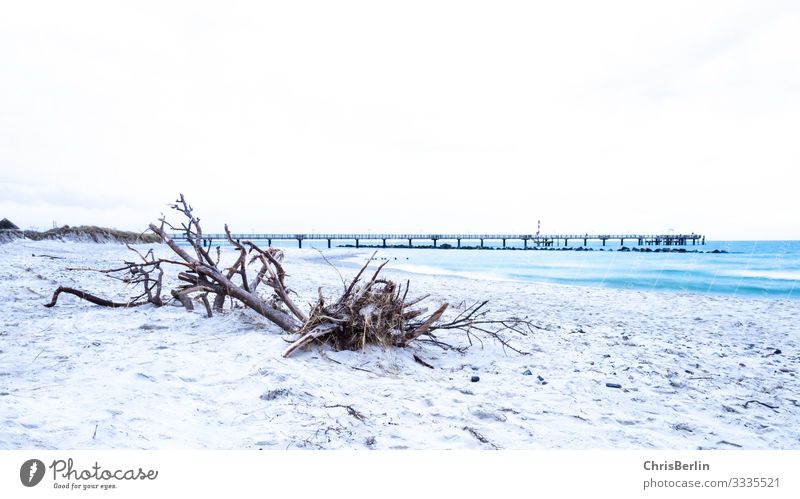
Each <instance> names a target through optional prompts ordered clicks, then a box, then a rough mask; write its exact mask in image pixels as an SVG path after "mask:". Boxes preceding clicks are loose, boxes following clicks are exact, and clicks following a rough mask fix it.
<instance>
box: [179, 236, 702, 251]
mask: <svg viewBox="0 0 800 499" xmlns="http://www.w3.org/2000/svg"><path fill="white" fill-rule="evenodd" d="M231 236H232V238H233V239H234V240H237V241H241V240H250V241H267V244H268V245H271V244H272V241H281V240H283V241H285V240H295V241H297V244H298V246H299V247H301V248H302V247H303V241H306V240H316V241H327V242H328V247H329V248H330V247H331V241H355V246H356V247H359V246H360V243H361V241H365V240H366V241H374V240H379V241H381V242H382V245H383V246H384V247H385V246H386V241H407V242H408V246H413V242H414V241H432V242H433V246H434V247H437V246H438V244H439V241H456V247H459V248H460V247H461V241H480V246H481V247H484V242H485V241H502V245H503V247H504V248H505V247H506V241H522V243H523V246H524V247H525V248H528V246H529V245H531V244H533V245H535V246H554V245H558V244H559V243H560V242H563V243H564V246H569V244H570V241H579V242H583V245H584V246H586V245H587V243H588V242H589V241H600V242H602V244H603V246H605V245H606V241H619V242H620V245H621V246H624V245H625V241H636V243H637V244H638V245H639V246H643V245H662V244H663V245H667V246H672V245H687V244H693V245H696V244H705V242H706V238H705V236H704V235H702V234H694V233H692V234H444V233H442V234H381V233H375V234H373V233H366V234H351V233H320V234H316V233H306V234H279V233H252V234H245V233H241V234H231ZM172 237H173V239H176V240H181V239H184V240H185V239H186V235H185V234H183V233H177V234H173V235H172ZM202 238H203V241H204V242H205V243H206V244H209V243H211V242H213V241H226V240H227V236H226V235H225V234H203V236H202Z"/></svg>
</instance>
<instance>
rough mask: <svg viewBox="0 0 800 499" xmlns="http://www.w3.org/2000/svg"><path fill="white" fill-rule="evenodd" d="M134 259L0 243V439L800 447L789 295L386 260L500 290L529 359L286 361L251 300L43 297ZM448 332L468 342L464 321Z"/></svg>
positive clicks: (177, 444) (445, 293)
mask: <svg viewBox="0 0 800 499" xmlns="http://www.w3.org/2000/svg"><path fill="white" fill-rule="evenodd" d="M148 247H149V246H143V248H148ZM152 247H153V248H155V251H156V252H157V254H162V255H165V256H166V255H168V249H167V248H166V247H165V246H160V245H153V246H152ZM351 253H352V251H351ZM347 254H348V252H347V251H346V250H333V251H331V252H330V253H326V255H330V256H331V257H332V258H343V257H346V256H347ZM378 256H379V257H380V254H379V255H378ZM130 258H131V254H130V252H129V250H128V249H126V248H125V247H124V246H123V245H117V244H94V243H75V242H56V241H39V242H31V241H23V240H17V241H13V242H10V243H8V244H1V245H0V281H2V286H0V303H1V304H2V305H0V311H1V312H2V313H0V447H2V448H3V449H32V448H41V449H92V448H99V449H173V448H176V449H206V448H208V449H298V448H302V449H651V448H652V449H739V448H742V449H800V392H799V391H798V389H797V386H798V378H797V377H798V371H799V370H800V369H799V366H800V353H798V346H800V345H799V343H800V334H799V333H800V326H798V324H800V307H798V302H797V301H796V300H795V301H791V300H768V299H758V298H741V297H724V296H714V295H704V294H693V293H664V292H661V293H659V292H648V291H631V290H613V289H604V288H590V287H580V286H565V285H556V284H537V283H519V282H500V281H489V280H472V279H466V278H459V277H451V276H431V275H423V274H410V273H404V272H400V271H398V270H396V269H393V268H392V264H391V263H390V264H389V265H388V266H387V268H386V275H387V277H391V278H394V279H397V280H406V279H411V285H412V294H414V291H415V290H416V292H417V293H418V294H422V293H431V295H432V296H431V299H430V300H431V305H435V304H438V303H441V302H445V301H446V302H449V303H450V304H451V309H450V311H449V312H448V313H449V314H455V313H457V312H458V309H459V308H461V309H463V307H464V306H465V305H470V304H472V303H473V302H474V301H476V300H479V299H489V300H490V305H489V306H490V309H491V310H492V316H494V317H498V318H501V317H512V316H513V317H526V318H528V319H530V320H532V321H533V323H534V324H536V325H537V326H539V327H540V328H541V329H537V330H535V332H534V333H532V334H529V335H526V336H522V335H508V336H506V339H507V340H508V341H510V342H511V343H512V344H513V345H514V346H515V347H517V348H519V349H520V350H523V351H525V352H529V355H520V354H518V353H515V352H512V351H509V350H507V349H506V350H504V349H503V347H502V345H500V344H498V343H497V342H494V341H492V340H491V339H487V338H484V339H483V343H482V344H481V343H480V342H479V341H478V340H477V339H476V337H473V338H472V343H473V344H472V346H471V347H470V348H469V349H467V350H466V351H465V352H463V353H461V352H457V351H453V350H450V351H445V350H443V349H441V348H439V347H437V346H434V345H432V344H424V343H419V344H417V345H415V346H413V347H410V348H406V349H383V348H378V347H372V348H369V349H367V350H366V351H362V352H335V351H331V350H330V349H327V348H321V347H317V346H314V347H312V348H310V349H308V350H306V351H302V352H298V353H297V354H296V355H295V356H294V357H291V358H288V359H285V358H282V357H281V352H282V351H283V349H284V348H285V347H286V344H287V343H286V342H287V341H288V340H289V339H290V338H289V337H288V336H286V335H284V334H281V332H280V330H279V329H278V328H277V327H276V326H274V325H272V324H270V323H269V322H268V321H266V319H264V318H263V317H260V316H259V315H257V314H255V313H253V312H252V311H249V310H245V309H237V310H232V311H229V312H226V313H224V314H217V315H216V316H215V317H213V318H211V319H208V318H206V317H205V313H204V311H203V310H202V307H199V308H198V309H197V310H196V311H195V312H192V313H189V312H186V311H185V310H184V309H183V308H179V307H174V306H165V307H162V308H154V307H152V306H150V305H147V306H144V307H138V308H132V309H105V308H102V307H98V306H95V305H92V304H89V303H87V302H84V301H79V300H78V299H77V298H75V297H73V296H62V297H61V299H60V301H59V303H58V305H57V306H56V307H54V308H52V309H48V308H45V307H43V306H42V304H43V303H46V302H47V301H49V299H50V296H51V294H52V292H53V290H54V289H55V288H56V287H57V286H59V285H69V286H73V287H76V288H81V289H85V290H91V291H94V292H96V293H97V294H99V295H101V296H105V297H109V298H118V299H124V297H125V296H126V293H125V289H124V288H123V287H122V285H121V284H120V283H119V282H116V281H113V280H111V279H108V278H105V277H104V276H102V275H100V274H97V273H94V272H79V271H69V270H66V268H67V267H83V266H90V267H94V268H107V267H113V266H115V265H116V264H118V263H119V262H121V261H122V260H123V259H130ZM285 266H286V268H287V271H288V272H289V274H290V277H289V278H288V284H289V285H290V287H292V288H293V289H294V290H296V291H297V293H298V294H299V296H300V299H298V300H297V301H298V302H299V303H304V304H305V303H308V302H311V301H313V300H314V298H315V297H316V293H317V287H318V286H323V291H327V292H328V293H329V294H331V293H332V292H333V291H335V290H336V289H337V288H339V287H341V281H340V278H339V276H338V275H337V273H336V271H334V269H333V268H332V267H331V266H329V265H328V264H326V263H325V262H323V261H322V260H321V258H320V256H319V253H318V252H316V251H314V250H288V251H287V252H286V259H285ZM339 270H340V271H341V272H342V274H343V275H344V276H345V278H349V277H352V276H353V274H354V269H353V268H352V267H348V266H340V268H339ZM174 273H175V272H173V273H172V274H173V277H174ZM440 339H442V340H443V341H446V342H447V343H450V344H452V345H457V346H464V345H468V344H469V338H468V337H467V336H466V335H465V334H463V333H460V332H453V333H452V334H445V335H442V336H440ZM415 355H416V356H418V357H419V358H421V359H423V360H424V361H425V362H427V363H429V364H431V365H432V366H433V369H431V368H428V367H425V366H423V365H422V364H420V363H418V362H416V361H415V360H414V356H415ZM527 372H529V373H530V374H526V373H527ZM474 376H477V377H479V381H477V382H472V381H471V379H472V378H473V377H474ZM609 385H610V386H609ZM616 386H619V387H618V388H617V387H616Z"/></svg>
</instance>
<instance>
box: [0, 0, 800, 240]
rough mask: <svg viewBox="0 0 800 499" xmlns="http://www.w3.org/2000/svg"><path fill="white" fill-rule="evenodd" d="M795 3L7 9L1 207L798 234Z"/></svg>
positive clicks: (50, 213) (43, 224) (217, 217)
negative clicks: (188, 204) (179, 203)
mask: <svg viewBox="0 0 800 499" xmlns="http://www.w3.org/2000/svg"><path fill="white" fill-rule="evenodd" d="M798 47H800V2H793V1H788V2H778V1H768V0H757V1H747V2H743V1H731V0H726V1H721V2H709V1H697V0H692V1H674V0H673V1H669V2H663V1H660V2H645V1H642V0H636V1H629V2H617V1H603V2H598V1H588V2H576V1H564V2H531V1H523V2H504V1H482V2H474V1H466V0H459V1H453V2H445V1H438V0H423V1H409V0H405V1H403V2H378V1H375V0H372V1H363V2H352V1H336V2H331V1H321V2H304V1H292V2H286V1H282V2H213V3H211V2H209V3H204V2H198V1H192V2H163V1H159V2H141V1H140V2H128V3H120V2H110V1H99V2H79V1H70V2H63V1H54V2H33V1H32V2H3V3H2V7H0V218H2V217H8V218H10V219H11V220H13V221H14V222H16V223H17V224H18V225H20V226H23V227H39V228H48V227H50V226H52V224H53V221H56V222H57V223H58V224H65V223H66V224H71V225H76V224H97V225H107V226H115V227H119V228H130V229H137V228H143V227H144V226H145V225H146V223H147V222H148V221H150V220H153V219H155V218H156V217H158V216H159V214H160V213H161V212H162V211H164V210H165V209H166V208H165V203H167V202H168V201H170V200H172V199H174V197H175V196H176V194H177V193H178V192H184V193H185V194H186V195H187V196H188V197H189V199H190V200H191V201H192V202H193V204H194V205H195V207H196V208H197V210H198V212H199V214H200V216H201V218H203V219H204V220H205V221H206V230H207V231H214V230H219V229H220V228H221V224H222V223H223V222H226V221H227V222H229V223H230V224H231V225H232V227H233V228H234V229H235V230H239V231H250V230H251V229H256V230H263V231H276V232H284V231H288V232H294V231H368V230H369V231H373V232H383V231H391V232H401V231H437V232H450V231H475V232H478V231H492V232H495V231H514V232H526V233H529V232H535V230H536V221H537V220H539V219H541V220H542V227H543V231H544V232H579V233H583V232H594V231H600V232H619V231H625V232H627V231H636V232H663V231H669V230H675V231H679V232H681V231H686V232H689V231H695V232H703V233H706V234H708V235H709V237H711V238H714V239H727V238H738V239H749V238H755V239H758V238H771V239H781V238H789V239H800V216H798V215H800V210H799V209H798V185H799V184H800V183H799V182H798V178H800V175H799V174H798V167H800V140H799V139H798V131H799V130H800V126H799V125H800V124H799V123H798V120H799V119H800V118H798V117H800V50H799V49H798Z"/></svg>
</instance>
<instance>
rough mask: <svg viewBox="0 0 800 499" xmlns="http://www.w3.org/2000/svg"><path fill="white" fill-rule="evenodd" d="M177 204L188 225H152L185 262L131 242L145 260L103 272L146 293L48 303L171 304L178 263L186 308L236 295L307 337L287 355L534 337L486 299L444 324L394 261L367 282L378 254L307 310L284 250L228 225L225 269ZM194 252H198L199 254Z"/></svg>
mask: <svg viewBox="0 0 800 499" xmlns="http://www.w3.org/2000/svg"><path fill="white" fill-rule="evenodd" d="M172 208H173V209H174V210H176V211H178V212H180V213H182V214H183V215H184V216H185V217H186V221H184V222H182V223H181V225H180V227H175V226H172V225H170V224H169V223H168V222H167V221H166V218H164V217H162V218H161V224H160V225H156V224H150V225H149V230H150V231H152V232H153V233H154V234H155V235H157V236H158V237H159V239H160V240H161V241H162V242H163V243H164V244H166V245H167V246H168V247H169V249H170V250H171V251H172V252H173V253H175V254H176V255H177V256H178V257H179V258H180V260H177V261H176V260H167V259H163V258H162V259H157V258H155V257H154V255H153V252H152V250H150V251H149V252H148V253H147V254H146V255H142V254H141V253H139V252H138V251H137V250H135V249H134V248H132V247H130V246H129V248H130V249H131V250H132V251H134V252H136V254H137V255H138V256H139V257H140V258H141V260H142V262H141V263H131V262H126V265H125V266H123V267H120V268H116V269H109V270H96V272H101V273H103V274H106V275H109V276H111V277H115V278H117V279H119V280H121V281H123V282H125V283H127V284H138V285H142V286H143V291H142V293H141V294H139V295H138V296H136V297H134V298H131V299H130V300H129V301H127V302H125V303H122V302H114V301H111V300H107V299H104V298H100V297H98V296H95V295H92V294H90V293H87V292H85V291H81V290H77V289H74V288H68V287H63V286H61V287H59V288H58V289H56V291H55V292H54V294H53V298H52V300H51V301H50V303H48V304H46V305H45V306H47V307H52V306H54V305H55V304H56V302H57V300H58V296H59V295H60V294H61V293H67V294H72V295H75V296H77V297H79V298H81V299H84V300H87V301H89V302H91V303H94V304H96V305H100V306H106V307H116V308H122V307H131V306H140V305H146V304H153V305H155V306H161V305H162V304H163V303H164V300H163V299H162V297H161V288H162V277H163V270H162V268H161V266H162V265H173V266H179V267H181V268H182V271H181V272H179V273H178V276H177V277H178V280H179V281H180V282H181V284H180V285H179V286H178V287H176V288H174V289H172V290H171V291H170V294H171V296H172V298H173V299H175V300H178V301H179V302H180V303H181V304H182V305H183V306H184V307H185V308H186V310H188V311H191V310H193V309H194V305H193V304H192V296H194V298H195V299H199V300H201V301H202V303H203V305H204V306H205V309H206V312H207V315H208V316H209V317H211V316H212V309H213V310H217V311H219V310H221V309H222V308H223V306H224V304H225V301H226V298H227V297H230V298H231V299H232V300H233V301H235V302H238V303H241V304H242V305H244V306H245V307H247V308H249V309H251V310H253V311H255V312H256V313H258V314H260V315H261V316H263V317H265V318H266V319H267V320H269V321H270V322H272V323H274V324H275V325H277V326H278V327H280V328H281V329H282V330H283V331H285V332H287V333H296V334H299V335H300V336H299V338H297V339H296V340H295V341H293V342H292V343H291V344H290V345H289V347H288V348H286V350H285V351H284V352H283V356H284V357H289V356H291V355H292V354H293V353H295V352H296V351H297V350H298V349H300V348H303V347H305V346H308V345H310V344H312V343H315V342H320V343H326V344H329V345H331V346H332V347H333V348H335V349H339V350H343V349H348V350H357V349H361V348H363V347H364V346H366V345H368V344H378V345H384V346H391V347H405V346H407V345H408V344H409V343H410V342H412V341H415V340H419V339H420V338H421V337H423V336H424V337H426V339H427V340H428V341H431V342H432V343H433V344H435V345H437V346H441V347H443V348H453V347H451V346H450V345H448V344H446V343H444V342H442V341H441V340H439V339H437V338H436V337H435V335H434V332H435V331H438V330H450V329H456V330H461V331H463V332H466V334H467V338H468V339H469V341H470V344H472V339H471V338H472V337H474V334H475V332H478V333H481V334H483V335H488V336H490V337H492V338H494V339H495V340H498V341H500V342H501V343H502V344H503V346H504V347H509V348H511V349H512V350H514V351H515V352H518V353H525V352H521V351H519V350H517V349H515V348H513V347H511V346H510V345H509V344H508V343H507V342H506V341H505V340H504V339H503V338H502V337H501V336H500V334H499V333H500V332H502V331H511V332H516V333H521V334H526V331H525V329H526V328H527V331H528V332H530V331H531V323H530V322H529V321H527V320H521V319H507V320H502V321H498V320H491V319H488V318H487V317H486V314H487V311H486V310H485V309H484V305H486V302H485V301H484V302H476V303H475V304H474V305H472V306H470V307H467V308H465V309H464V310H463V311H462V312H461V313H460V314H459V315H457V316H456V317H455V318H454V319H453V320H451V321H449V322H445V321H443V316H444V314H445V312H446V311H447V310H448V304H447V303H441V304H439V305H438V307H437V308H436V309H435V311H434V312H433V313H430V314H428V315H427V316H426V312H427V309H426V308H424V307H421V305H420V304H421V303H422V302H423V301H424V300H425V299H427V298H428V297H429V296H428V295H423V296H420V297H418V298H409V299H407V297H408V293H409V288H410V283H409V282H408V281H406V283H405V286H403V285H402V284H397V283H395V282H393V281H391V280H388V279H384V278H383V277H382V276H381V271H382V270H383V268H384V266H385V265H386V264H387V263H388V261H387V262H384V263H383V264H381V265H379V266H378V267H377V269H376V270H375V272H374V273H373V274H372V276H371V277H370V278H369V279H368V280H364V279H363V276H364V273H365V271H366V270H367V268H368V267H369V265H370V263H371V261H372V260H373V259H374V254H373V258H370V259H369V260H368V261H367V262H366V263H365V264H364V265H363V266H362V268H361V269H360V271H359V272H358V273H357V274H356V276H355V277H354V278H353V280H352V281H351V282H350V283H349V284H348V283H346V282H345V281H344V279H342V285H343V292H342V294H341V295H340V296H339V297H338V298H337V299H335V300H326V298H325V296H324V295H323V293H322V290H321V289H320V290H319V292H318V294H319V296H318V299H317V302H316V304H313V305H312V306H311V309H310V310H309V312H308V313H307V314H306V313H303V311H301V310H300V308H299V307H298V306H297V305H296V304H295V303H294V302H293V300H292V299H291V297H290V294H291V290H290V289H289V288H288V286H287V285H286V282H285V278H286V275H287V274H286V271H285V270H284V268H283V264H282V263H281V262H282V258H283V253H282V252H281V251H279V250H276V249H273V248H267V249H266V250H263V249H261V248H259V247H258V246H257V245H256V244H254V243H252V242H250V241H243V242H241V243H240V242H239V241H234V239H233V238H232V237H231V233H230V231H229V230H228V226H227V225H226V226H225V233H226V235H227V238H228V242H229V243H230V245H231V246H232V247H233V248H234V249H235V250H236V251H238V253H239V255H238V258H237V259H236V261H235V263H234V264H233V265H231V266H230V267H228V268H220V266H219V261H220V258H221V255H220V249H219V247H217V248H216V249H217V253H216V260H215V259H214V258H212V256H211V254H210V253H209V251H210V249H211V246H210V243H209V244H208V246H204V240H203V237H202V234H203V231H202V229H201V227H200V219H199V218H197V217H195V216H194V214H193V212H192V207H191V206H189V204H188V203H187V202H186V200H185V199H184V197H183V195H182V194H181V195H180V197H179V198H178V200H177V201H176V202H175V204H173V205H172ZM166 228H169V229H171V230H178V231H181V232H182V233H183V236H184V238H185V240H186V241H187V242H188V244H189V248H190V250H188V251H187V249H185V247H181V245H179V244H178V243H177V242H176V241H175V240H174V239H173V238H172V236H171V235H170V234H169V233H168V232H167V230H166ZM192 250H193V253H194V255H192V254H191V251H192ZM248 256H249V257H250V258H249V263H250V264H253V263H255V262H258V263H260V264H261V267H260V269H259V270H258V271H257V272H256V275H255V278H254V279H253V280H252V281H249V280H248V275H247V265H248ZM80 270H94V269H80ZM340 275H341V274H340ZM120 276H122V277H120ZM236 280H238V281H240V282H236ZM262 283H263V284H265V285H266V286H267V287H269V288H271V289H272V291H273V292H274V294H273V295H272V297H270V298H265V297H264V296H262V295H260V294H258V292H257V290H258V288H259V284H262ZM209 293H212V294H214V295H215V297H214V301H213V307H212V305H211V303H210V302H209V299H208V294H209ZM464 348H467V347H464Z"/></svg>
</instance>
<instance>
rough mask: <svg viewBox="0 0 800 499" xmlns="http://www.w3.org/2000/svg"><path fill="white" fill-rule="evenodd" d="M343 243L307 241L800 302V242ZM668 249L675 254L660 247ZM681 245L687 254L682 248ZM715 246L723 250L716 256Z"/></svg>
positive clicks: (466, 267)
mask: <svg viewBox="0 0 800 499" xmlns="http://www.w3.org/2000/svg"><path fill="white" fill-rule="evenodd" d="M273 242H274V243H275V245H276V246H278V247H283V248H287V249H288V248H296V247H297V246H296V244H297V243H296V242H294V241H273ZM371 242H375V241H371ZM398 242H399V241H398ZM362 243H367V241H363V242H362ZM453 243H454V241H453ZM573 243H574V241H573ZM337 244H339V245H352V244H353V241H334V249H331V250H329V249H327V243H326V242H325V241H310V240H307V241H305V244H304V245H303V246H304V248H317V249H319V250H321V251H323V252H328V253H329V254H330V255H331V256H332V257H333V259H336V260H340V261H349V262H351V263H354V264H355V263H358V262H363V261H365V260H366V258H368V257H369V256H370V255H371V254H372V253H373V252H374V251H377V252H378V253H377V256H376V258H379V259H384V258H388V259H389V260H392V267H393V268H396V269H399V270H406V271H410V272H417V273H425V274H439V275H456V276H463V277H472V278H478V279H496V280H517V281H530V282H552V283H560V284H576V285H582V286H603V287H610V288H628V289H642V290H655V291H663V292H676V291H677V292H696V293H708V294H718V295H741V296H748V297H754V296H755V297H764V298H776V299H800V241H706V244H705V245H699V244H698V245H696V246H694V245H691V244H689V245H686V246H643V247H637V246H636V245H631V242H630V241H628V242H626V243H625V246H624V248H625V250H624V251H620V249H621V246H620V245H619V242H616V244H614V243H612V241H609V242H608V243H607V246H605V247H603V246H602V245H601V244H600V243H599V242H597V243H595V244H589V245H588V246H587V247H586V250H581V251H576V250H575V249H574V248H575V247H576V246H575V244H572V245H571V249H570V250H568V251H567V250H564V249H563V246H556V247H554V248H552V249H537V250H527V251H523V250H522V249H521V248H522V243H521V242H512V241H509V248H516V249H508V250H502V249H499V248H498V246H499V244H500V242H499V241H488V240H487V241H486V245H487V249H431V248H365V247H361V248H359V249H356V248H349V249H347V250H343V249H341V248H339V249H337V248H336V245H337ZM390 244H391V243H390ZM464 244H465V245H468V244H475V243H474V242H469V241H464ZM589 249H591V251H589ZM647 249H649V250H651V251H649V252H648V251H646V250H647ZM664 249H667V250H671V251H669V252H662V251H656V250H664ZM680 249H685V250H686V252H685V253H683V252H676V251H675V250H680ZM635 250H645V251H635ZM715 250H718V251H720V252H722V253H714V251H715Z"/></svg>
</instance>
